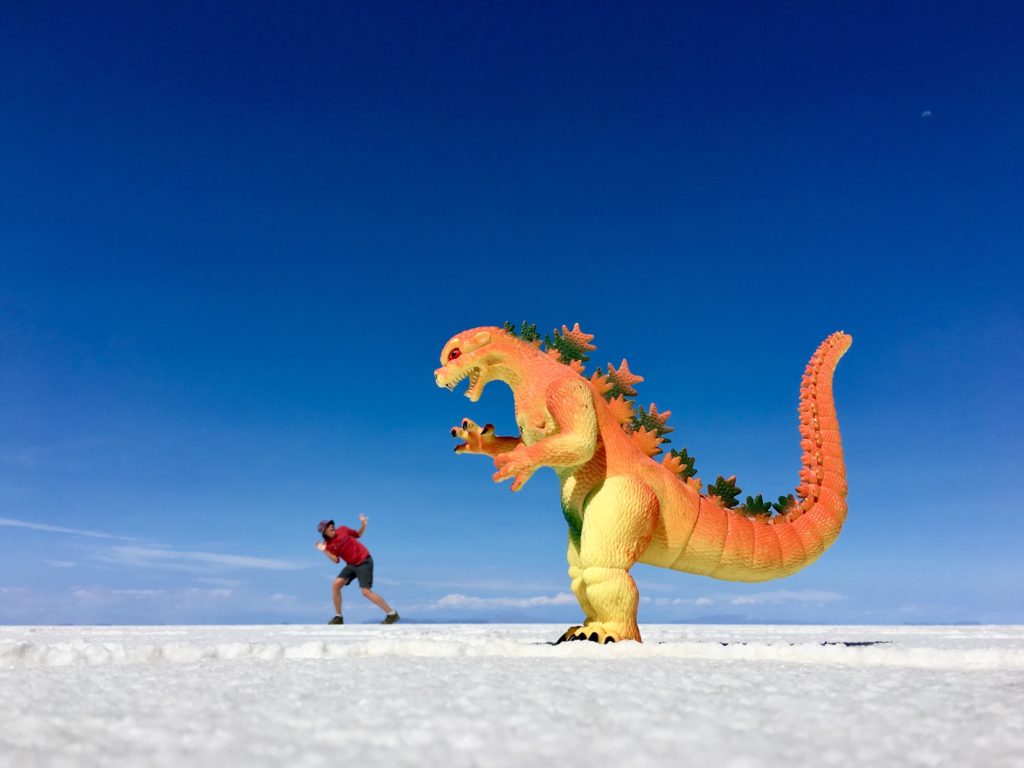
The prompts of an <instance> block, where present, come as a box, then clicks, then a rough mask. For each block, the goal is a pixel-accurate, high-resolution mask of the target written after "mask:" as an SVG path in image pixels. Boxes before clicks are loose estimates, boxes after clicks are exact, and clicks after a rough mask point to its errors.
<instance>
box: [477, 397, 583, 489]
mask: <svg viewBox="0 0 1024 768" xmlns="http://www.w3.org/2000/svg"><path fill="white" fill-rule="evenodd" d="M545 406H546V409H547V412H548V414H549V415H550V417H551V419H552V420H553V421H554V423H555V427H556V429H555V430H554V431H553V432H552V433H551V434H550V435H548V436H547V437H544V438H542V439H540V440H538V441H537V442H535V443H532V444H530V445H527V444H526V443H525V442H524V443H521V444H520V445H518V446H517V447H516V448H515V449H514V450H512V451H510V452H508V453H503V454H500V455H497V456H495V457H494V465H495V466H496V467H497V468H498V471H497V472H495V473H494V481H495V482H501V481H502V480H507V479H509V478H513V480H512V490H513V491H518V490H519V489H520V488H522V487H523V485H524V484H525V483H526V481H527V480H529V479H530V476H531V475H532V474H533V473H534V472H536V471H537V470H538V469H539V468H540V467H553V468H555V469H561V468H564V467H575V466H579V465H580V464H584V463H586V462H587V461H589V460H590V458H591V457H592V456H593V455H594V451H595V450H596V448H597V432H598V426H597V413H596V411H595V410H594V400H593V395H592V394H591V390H590V388H589V386H588V385H587V383H586V382H585V381H584V380H583V379H580V378H572V379H561V380H559V381H556V382H555V383H554V384H552V385H551V386H550V387H549V388H548V390H547V392H546V393H545Z"/></svg>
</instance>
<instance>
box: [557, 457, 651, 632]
mask: <svg viewBox="0 0 1024 768" xmlns="http://www.w3.org/2000/svg"><path fill="white" fill-rule="evenodd" d="M657 519H658V499H657V497H656V496H655V495H654V492H653V491H652V490H651V489H650V488H648V487H647V485H646V484H644V483H643V482H641V481H639V480H636V479H634V478H632V477H628V476H617V477H611V478H609V479H608V480H606V481H605V482H604V483H603V484H602V485H601V487H600V488H599V489H598V490H596V491H595V492H594V493H592V494H591V495H590V496H589V497H588V498H587V501H586V502H585V503H584V506H583V531H582V535H581V537H580V552H579V554H580V567H581V569H582V572H581V573H580V574H579V577H580V579H581V581H582V586H581V588H580V589H579V591H577V584H576V581H575V579H574V583H573V592H576V593H577V597H578V598H580V605H581V606H583V608H584V612H585V613H586V614H587V618H588V621H587V623H586V624H585V625H584V626H583V627H573V628H571V629H570V630H568V631H567V632H566V633H565V635H563V636H562V639H563V640H592V641H594V642H598V643H607V642H614V641H616V640H640V630H639V628H638V627H637V623H636V612H637V606H638V605H639V602H640V598H639V594H638V592H637V589H636V584H635V583H634V582H633V577H632V576H630V575H629V569H630V568H631V567H632V566H633V564H634V563H635V562H636V561H637V559H638V558H639V557H640V554H641V553H642V552H643V551H644V550H645V549H646V548H647V545H648V544H649V543H650V541H651V536H652V535H653V533H654V528H655V526H656V524H657ZM570 573H572V569H571V568H570ZM581 593H582V597H580V595H581Z"/></svg>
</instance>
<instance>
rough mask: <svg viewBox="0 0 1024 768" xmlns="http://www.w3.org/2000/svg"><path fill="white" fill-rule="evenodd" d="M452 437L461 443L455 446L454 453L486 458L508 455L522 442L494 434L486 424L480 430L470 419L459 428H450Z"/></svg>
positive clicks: (492, 429) (464, 421)
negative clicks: (500, 454)
mask: <svg viewBox="0 0 1024 768" xmlns="http://www.w3.org/2000/svg"><path fill="white" fill-rule="evenodd" d="M452 437H455V438H458V439H459V440H462V441H463V442H462V443H460V444H459V445H456V446H455V452H456V453H482V454H485V455H487V456H497V455H498V454H499V453H508V452H509V451H511V450H514V449H515V447H516V446H517V445H519V444H520V443H521V442H522V440H520V439H519V438H518V437H502V436H500V435H496V434H494V425H493V424H486V425H485V426H484V427H483V428H482V429H481V428H480V427H478V426H477V425H476V423H475V422H473V421H472V420H471V419H463V420H462V424H461V425H460V426H458V427H452Z"/></svg>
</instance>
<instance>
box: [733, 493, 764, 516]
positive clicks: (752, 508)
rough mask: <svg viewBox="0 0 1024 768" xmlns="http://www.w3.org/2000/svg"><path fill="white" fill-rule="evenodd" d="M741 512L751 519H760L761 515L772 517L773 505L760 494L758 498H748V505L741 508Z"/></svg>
mask: <svg viewBox="0 0 1024 768" xmlns="http://www.w3.org/2000/svg"><path fill="white" fill-rule="evenodd" d="M739 511H740V512H742V513H743V514H744V515H748V516H750V517H758V516H760V515H767V516H769V517H771V514H772V505H771V502H768V501H765V500H764V499H763V498H761V494H760V493H759V494H757V496H747V503H746V504H744V505H743V506H742V507H740V508H739Z"/></svg>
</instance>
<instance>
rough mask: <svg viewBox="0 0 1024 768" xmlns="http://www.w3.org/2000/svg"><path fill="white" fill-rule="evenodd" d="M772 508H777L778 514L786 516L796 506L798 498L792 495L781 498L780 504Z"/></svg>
mask: <svg viewBox="0 0 1024 768" xmlns="http://www.w3.org/2000/svg"><path fill="white" fill-rule="evenodd" d="M772 506H773V507H775V511H776V512H778V513H779V514H780V515H784V514H786V513H787V512H789V511H790V510H791V509H792V508H793V507H795V506H796V498H795V497H794V496H793V494H792V493H791V494H789V496H779V501H778V503H775V504H772Z"/></svg>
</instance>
